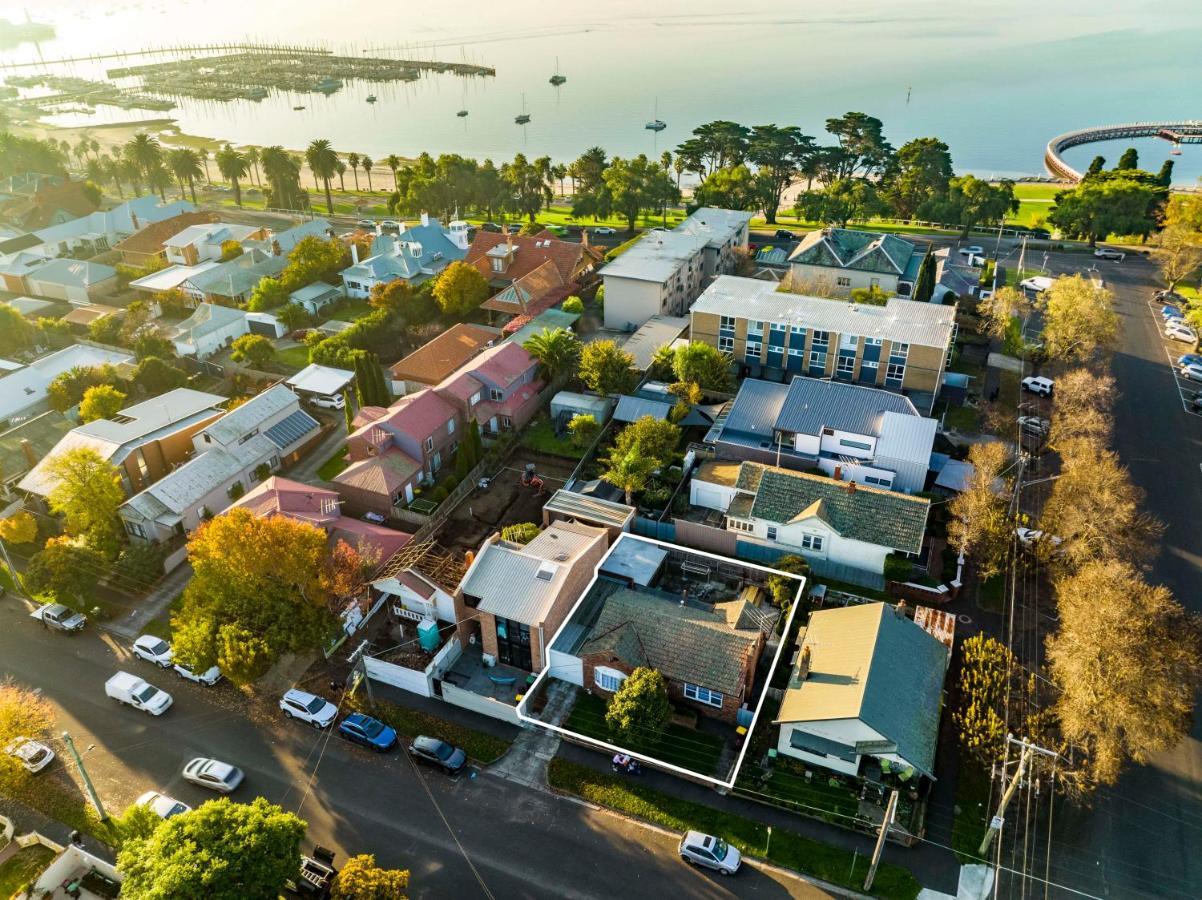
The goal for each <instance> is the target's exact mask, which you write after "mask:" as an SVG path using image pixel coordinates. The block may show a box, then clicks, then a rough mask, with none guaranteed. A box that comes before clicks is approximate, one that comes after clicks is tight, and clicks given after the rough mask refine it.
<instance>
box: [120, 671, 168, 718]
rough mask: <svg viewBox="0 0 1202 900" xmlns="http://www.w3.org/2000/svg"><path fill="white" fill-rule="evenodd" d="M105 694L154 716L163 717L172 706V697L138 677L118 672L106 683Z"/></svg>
mask: <svg viewBox="0 0 1202 900" xmlns="http://www.w3.org/2000/svg"><path fill="white" fill-rule="evenodd" d="M104 692H105V694H107V695H108V696H110V697H112V698H113V699H114V700H119V701H121V702H122V703H128V704H129V705H130V706H132V707H133V708H134V709H140V710H143V711H145V712H148V713H150V714H151V715H152V716H161V715H162V714H163V713H165V712H166V711H167V710H168V708H170V706H171V702H172V701H171V695H170V694H168V693H167V692H166V691H160V690H159V689H158V688H157V687H155V686H154V685H153V684H147V683H146V682H145V681H143V680H142V679H141V678H139V677H138V676H137V675H131V674H130V673H129V672H118V673H117V674H116V675H114V676H113V677H112V678H110V679H109V680H108V681H106V682H105V683H104Z"/></svg>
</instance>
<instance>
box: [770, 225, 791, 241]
mask: <svg viewBox="0 0 1202 900" xmlns="http://www.w3.org/2000/svg"><path fill="white" fill-rule="evenodd" d="M773 237H774V238H777V239H778V240H782V241H795V240H797V235H795V234H794V233H793V232H791V231H790V230H789V229H788V228H778V229H776V234H774V235H773Z"/></svg>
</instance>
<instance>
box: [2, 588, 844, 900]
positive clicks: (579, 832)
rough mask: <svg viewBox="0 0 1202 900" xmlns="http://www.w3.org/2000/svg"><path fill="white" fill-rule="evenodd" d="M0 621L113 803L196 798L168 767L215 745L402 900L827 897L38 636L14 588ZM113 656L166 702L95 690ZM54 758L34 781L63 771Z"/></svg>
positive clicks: (557, 802)
mask: <svg viewBox="0 0 1202 900" xmlns="http://www.w3.org/2000/svg"><path fill="white" fill-rule="evenodd" d="M0 630H2V632H3V636H2V637H0V659H3V660H4V663H3V671H4V674H5V675H10V676H12V677H13V678H15V679H16V680H17V681H18V682H20V683H22V684H26V685H29V686H31V687H35V688H40V689H41V690H42V691H43V692H44V694H45V696H46V697H47V698H48V699H50V700H51V701H53V702H54V704H55V705H56V707H57V708H58V710H59V716H60V719H59V726H61V727H62V728H65V729H66V730H68V731H70V732H71V735H72V737H73V738H74V740H75V743H76V746H77V747H78V748H79V749H80V751H81V752H85V751H86V755H85V762H86V764H87V766H88V769H89V772H90V773H91V775H92V777H93V779H94V781H95V782H96V786H97V789H98V790H99V792H100V794H101V797H102V798H103V800H104V802H105V803H106V804H107V805H108V807H109V810H110V812H112V813H119V812H120V811H121V810H123V809H124V808H125V807H126V806H127V805H128V804H129V803H130V802H131V801H132V800H133V799H134V798H135V797H137V796H138V795H139V794H140V793H142V792H143V791H146V790H149V789H151V788H155V789H159V790H162V791H164V792H166V793H168V794H170V795H172V796H174V797H176V798H178V799H180V800H183V801H184V802H185V803H190V804H192V805H198V804H200V803H202V802H204V801H205V800H207V799H209V798H210V797H211V796H212V795H210V794H208V793H207V792H205V791H203V790H201V789H200V788H197V787H194V786H192V785H190V784H187V783H186V782H184V781H183V780H182V778H181V777H180V769H181V768H182V767H183V765H184V763H186V762H187V761H188V760H189V759H191V758H192V757H194V756H198V755H212V756H215V757H217V758H219V759H222V760H224V761H226V762H230V763H233V764H235V765H237V766H239V767H241V768H242V769H244V770H245V772H246V784H245V785H244V786H243V787H242V788H241V789H240V790H239V791H238V793H237V794H236V795H235V799H249V798H250V797H252V796H254V795H256V794H262V795H263V796H265V797H267V798H268V799H270V800H271V801H273V802H276V803H279V804H281V805H283V806H284V807H285V808H287V809H289V810H293V811H298V812H299V814H300V815H301V816H302V817H303V818H305V819H306V820H307V821H308V822H309V830H308V834H307V838H306V846H311V845H312V844H314V843H319V844H323V845H325V846H329V847H332V848H334V849H336V850H337V852H338V858H339V859H340V860H345V859H346V857H347V856H348V855H350V854H353V853H359V852H370V853H374V854H376V857H377V859H378V860H379V862H380V863H381V864H383V865H387V866H401V867H408V868H410V869H411V870H412V873H413V881H412V885H411V890H410V894H411V896H413V897H452V896H453V897H476V896H483V897H495V898H524V897H530V898H536V897H537V898H543V897H579V898H586V897H607V898H609V897H623V898H629V900H635V898H653V900H661V898H662V897H663V896H664V890H665V886H666V885H668V884H671V885H672V888H671V891H672V893H673V895H676V896H689V897H706V898H719V897H766V898H785V897H804V898H818V897H825V896H828V895H827V894H826V893H825V892H823V891H820V890H818V889H816V888H814V887H813V886H812V885H809V884H807V883H805V882H802V881H801V880H799V879H796V878H793V877H790V876H787V875H783V874H780V873H774V872H763V871H760V870H758V869H755V868H752V867H745V868H744V871H742V872H740V873H739V875H738V876H736V877H734V878H730V879H725V878H721V877H719V876H717V875H716V874H708V873H701V872H699V871H697V870H695V869H690V868H688V867H685V866H684V865H683V864H682V863H681V862H680V860H679V859H678V858H677V855H676V839H675V837H674V836H671V835H668V834H664V833H661V832H659V831H656V830H652V829H648V828H644V827H642V826H640V825H635V824H632V823H630V822H628V821H626V820H623V819H620V818H618V817H616V816H613V815H610V814H608V813H604V812H597V811H595V810H592V809H590V808H588V807H585V806H583V805H581V804H578V803H575V802H573V801H571V800H568V799H564V798H559V797H555V796H552V795H550V794H547V793H542V792H538V791H534V790H530V789H528V788H525V787H521V786H519V785H516V784H514V783H512V782H509V781H505V780H503V779H501V778H499V777H497V776H494V775H490V774H487V773H481V774H479V775H477V776H476V777H468V776H464V777H462V778H460V779H458V781H451V780H450V779H448V778H446V777H445V776H443V775H442V774H440V773H438V772H436V771H433V770H429V769H420V770H417V769H415V767H414V766H413V765H411V764H410V762H409V760H408V758H407V756H406V755H405V754H404V753H399V752H394V753H392V754H389V755H387V756H377V755H375V754H371V753H369V752H367V751H365V750H361V749H359V748H356V747H352V746H350V745H348V744H345V743H343V742H342V741H340V740H339V739H337V738H334V737H328V736H327V735H326V734H324V733H319V732H316V731H314V730H312V729H310V728H308V727H305V726H302V725H299V724H295V723H291V722H288V721H286V720H285V719H284V718H283V717H282V715H281V714H280V713H279V712H278V710H276V709H275V708H274V705H273V704H269V703H263V704H250V705H248V704H247V702H246V700H245V698H244V697H243V696H242V695H241V694H240V693H238V692H237V691H235V690H234V689H233V688H232V687H230V686H229V685H227V684H222V685H218V686H217V687H215V688H213V689H204V688H201V687H199V686H197V685H193V684H190V683H186V682H183V681H181V680H180V679H178V678H177V677H176V676H175V675H174V673H169V672H166V671H164V670H161V669H156V668H154V667H153V666H151V665H149V664H148V663H145V662H143V661H141V660H136V659H133V658H132V657H131V656H130V655H129V653H128V651H127V649H126V646H127V645H126V644H124V643H118V641H117V640H116V639H115V638H114V637H113V636H112V635H109V634H105V633H103V632H101V631H99V630H98V629H96V628H94V627H89V629H88V630H87V631H86V632H85V633H84V634H82V635H79V636H76V637H67V636H64V635H61V634H57V633H49V632H46V631H44V630H43V629H42V628H41V627H39V626H38V625H37V623H36V622H35V621H34V620H33V619H31V618H30V617H29V616H28V614H27V610H26V606H25V603H24V601H21V600H18V599H17V598H15V597H12V596H11V595H10V596H9V597H7V598H4V599H3V600H2V601H0ZM118 668H122V669H125V670H127V671H131V672H134V673H136V674H138V675H139V676H141V677H144V678H146V679H147V680H148V681H150V682H151V683H152V684H156V685H157V686H159V687H162V688H164V689H166V690H168V691H169V692H170V693H171V694H172V695H173V696H174V698H175V704H174V706H173V707H172V708H171V709H170V710H169V711H167V712H166V713H165V714H164V715H163V716H162V717H161V718H158V719H156V718H152V717H150V716H148V715H145V714H143V713H141V712H138V711H135V710H133V709H131V708H129V707H124V706H120V705H118V704H117V703H115V702H114V701H112V700H110V699H108V698H107V697H105V695H104V681H105V680H106V679H107V678H108V677H109V676H110V675H111V674H112V673H113V672H114V671H116V670H117V669H118ZM269 699H270V698H269ZM56 743H58V746H57V749H58V750H59V753H60V758H61V756H62V746H61V742H56ZM88 748H92V749H88ZM61 765H62V763H61V762H56V763H55V764H54V767H53V768H52V770H51V771H50V772H48V773H47V774H46V777H61V775H62V771H61V768H60V767H61ZM315 772H316V777H314V773H315ZM310 788H311V789H310Z"/></svg>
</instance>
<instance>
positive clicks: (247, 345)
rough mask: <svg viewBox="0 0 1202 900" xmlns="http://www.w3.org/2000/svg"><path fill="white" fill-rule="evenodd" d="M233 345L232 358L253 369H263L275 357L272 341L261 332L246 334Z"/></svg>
mask: <svg viewBox="0 0 1202 900" xmlns="http://www.w3.org/2000/svg"><path fill="white" fill-rule="evenodd" d="M231 347H232V352H231V353H230V359H232V360H233V361H234V362H240V363H245V364H246V365H248V366H250V367H251V368H252V369H261V368H263V367H264V366H265V365H267V363H269V362H270V361H271V360H272V359H274V358H275V348H274V347H273V346H272V345H271V341H270V340H268V339H267V338H266V337H264V336H263V335H261V334H244V335H242V337H240V338H237V339H236V340H235V341H234V343H233V344H232V345H231Z"/></svg>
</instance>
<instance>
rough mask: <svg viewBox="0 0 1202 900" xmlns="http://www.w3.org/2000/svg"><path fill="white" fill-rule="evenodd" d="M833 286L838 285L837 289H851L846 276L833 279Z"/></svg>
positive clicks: (849, 280)
mask: <svg viewBox="0 0 1202 900" xmlns="http://www.w3.org/2000/svg"><path fill="white" fill-rule="evenodd" d="M835 284H837V285H839V287H851V279H850V278H847V277H846V276H840V277H839V278H836V279H835Z"/></svg>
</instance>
